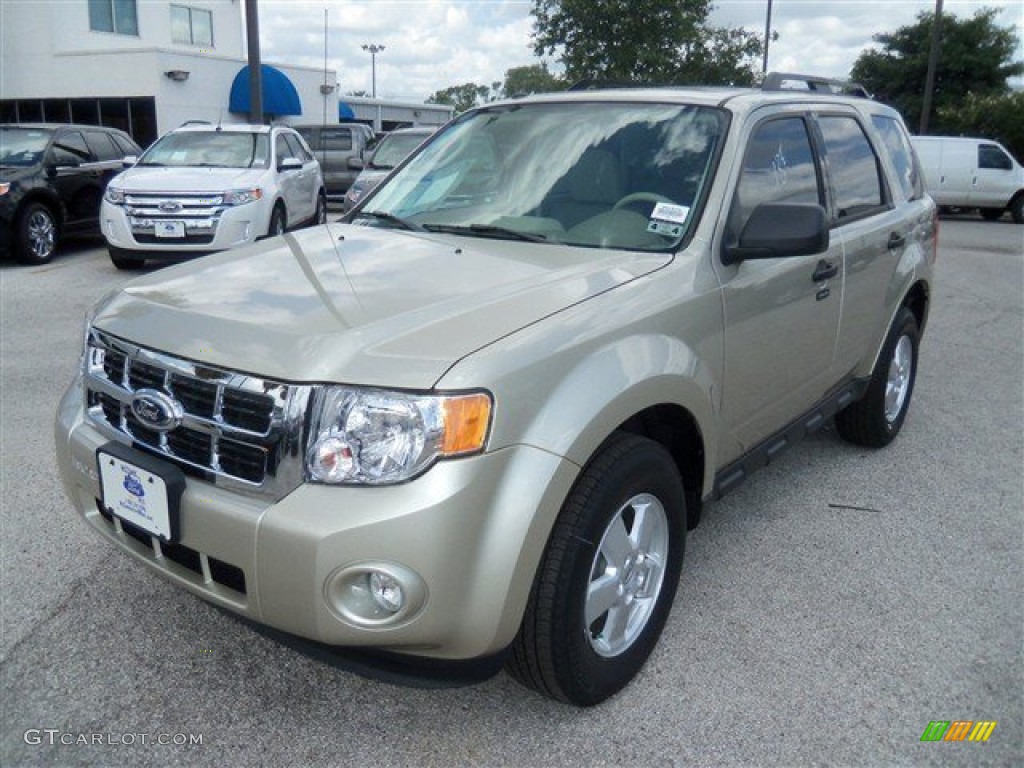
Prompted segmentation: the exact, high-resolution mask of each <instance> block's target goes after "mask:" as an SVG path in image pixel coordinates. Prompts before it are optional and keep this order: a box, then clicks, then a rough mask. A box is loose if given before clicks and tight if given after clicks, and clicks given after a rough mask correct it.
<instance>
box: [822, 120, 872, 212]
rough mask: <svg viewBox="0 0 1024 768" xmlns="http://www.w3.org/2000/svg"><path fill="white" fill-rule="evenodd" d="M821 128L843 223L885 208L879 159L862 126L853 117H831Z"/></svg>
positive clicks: (836, 200)
mask: <svg viewBox="0 0 1024 768" xmlns="http://www.w3.org/2000/svg"><path fill="white" fill-rule="evenodd" d="M819 125H820V126H821V135H822V138H823V139H824V140H825V154H826V157H827V160H828V171H829V177H830V181H831V186H832V194H833V196H834V197H835V204H836V214H835V215H836V216H837V217H838V218H839V219H840V220H843V219H847V218H850V217H852V216H858V215H861V214H864V213H867V212H870V211H872V210H874V209H876V208H880V207H881V206H882V205H884V203H885V198H884V197H883V195H882V181H881V178H880V176H879V170H878V159H877V158H876V157H875V153H874V150H872V149H871V144H870V142H868V137H867V136H865V135H864V129H863V128H861V127H860V123H858V122H857V121H856V120H855V119H854V118H852V117H845V116H835V115H828V116H824V117H822V118H820V120H819Z"/></svg>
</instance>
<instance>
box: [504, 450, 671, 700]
mask: <svg viewBox="0 0 1024 768" xmlns="http://www.w3.org/2000/svg"><path fill="white" fill-rule="evenodd" d="M685 541H686V502H685V500H684V494H683V484H682V480H681V479H680V477H679V472H678V470H677V469H676V465H675V462H674V461H673V460H672V457H671V456H670V455H669V454H668V452H667V451H666V450H665V449H664V448H662V447H661V445H659V444H658V443H656V442H654V441H653V440H649V439H647V438H643V437H638V436H636V435H631V434H626V433H618V434H616V435H613V436H612V438H611V439H610V440H609V441H608V442H607V443H606V444H605V446H604V447H603V448H602V449H601V450H600V451H599V452H598V454H597V455H596V456H595V457H594V459H593V460H592V461H591V462H590V464H589V465H588V466H587V467H586V468H585V469H584V470H583V473H582V474H581V475H580V477H579V479H578V480H577V481H576V485H575V486H574V487H573V490H572V491H571V493H570V494H569V497H568V499H566V502H565V504H564V506H563V507H562V511H561V512H560V513H559V515H558V519H557V520H556V521H555V526H554V529H553V531H552V533H551V538H550V539H549V540H548V544H547V548H546V550H545V552H544V556H543V558H542V560H541V564H540V567H539V569H538V571H537V575H536V578H535V580H534V584H533V589H532V590H531V593H530V598H529V602H528V604H527V607H526V612H525V615H524V618H523V623H522V626H521V627H520V630H519V634H518V635H517V636H516V639H515V641H514V643H513V646H512V656H511V658H510V660H509V662H508V671H509V673H510V674H511V675H512V677H514V678H515V679H516V680H518V681H519V682H520V683H522V684H523V685H525V686H527V687H530V688H533V689H535V690H537V691H539V692H540V693H542V694H544V695H546V696H550V697H552V698H555V699H559V700H561V701H566V702H569V703H572V704H576V705H578V706H591V705H594V704H598V703H600V702H601V701H604V700H605V699H607V698H608V697H609V696H612V695H614V694H615V693H617V692H618V691H619V690H621V689H622V688H623V687H624V686H625V685H627V684H628V683H629V682H630V681H631V680H632V679H633V678H634V677H635V676H636V674H637V673H638V672H639V671H640V668H641V667H642V666H643V665H644V662H646V661H647V657H648V656H649V655H650V653H651V651H652V650H653V649H654V646H655V644H656V643H657V641H658V637H659V636H660V635H661V631H662V629H663V627H664V626H665V621H666V620H667V618H668V614H669V611H670V610H671V608H672V602H673V600H674V598H675V593H676V587H677V586H678V583H679V573H680V570H681V568H682V563H683V550H684V547H685Z"/></svg>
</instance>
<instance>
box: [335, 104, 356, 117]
mask: <svg viewBox="0 0 1024 768" xmlns="http://www.w3.org/2000/svg"><path fill="white" fill-rule="evenodd" d="M355 116H356V113H355V112H353V111H352V107H350V106H349V105H348V104H346V103H345V102H344V101H339V102H338V119H339V120H354V119H355Z"/></svg>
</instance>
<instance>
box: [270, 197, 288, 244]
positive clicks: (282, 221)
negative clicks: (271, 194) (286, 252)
mask: <svg viewBox="0 0 1024 768" xmlns="http://www.w3.org/2000/svg"><path fill="white" fill-rule="evenodd" d="M287 227H288V220H287V218H286V216H285V213H284V206H283V205H281V204H280V203H278V204H277V205H275V206H274V210H273V212H272V213H271V214H270V225H269V226H268V227H267V237H276V236H277V235H283V234H284V233H285V230H286V229H287Z"/></svg>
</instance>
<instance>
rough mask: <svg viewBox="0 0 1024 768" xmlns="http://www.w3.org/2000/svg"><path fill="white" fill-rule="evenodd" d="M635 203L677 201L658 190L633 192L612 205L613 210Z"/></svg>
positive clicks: (673, 203)
mask: <svg viewBox="0 0 1024 768" xmlns="http://www.w3.org/2000/svg"><path fill="white" fill-rule="evenodd" d="M633 203H670V204H672V205H675V204H676V203H675V201H674V200H671V199H669V198H667V197H665V196H664V195H659V194H658V193H657V192H631V193H630V194H628V195H626V196H625V197H623V198H621V199H620V200H619V201H618V202H617V203H615V205H613V206H612V210H613V211H617V210H619V209H620V208H625V207H626V206H629V205H632V204H633Z"/></svg>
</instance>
